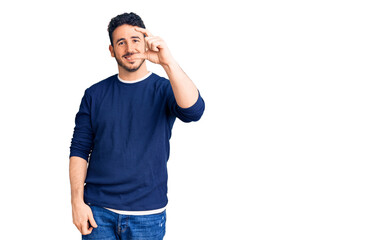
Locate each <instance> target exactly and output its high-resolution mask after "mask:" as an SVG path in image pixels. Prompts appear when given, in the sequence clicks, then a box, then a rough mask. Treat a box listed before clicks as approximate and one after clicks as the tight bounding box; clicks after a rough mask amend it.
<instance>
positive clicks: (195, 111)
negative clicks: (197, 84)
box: [168, 85, 205, 122]
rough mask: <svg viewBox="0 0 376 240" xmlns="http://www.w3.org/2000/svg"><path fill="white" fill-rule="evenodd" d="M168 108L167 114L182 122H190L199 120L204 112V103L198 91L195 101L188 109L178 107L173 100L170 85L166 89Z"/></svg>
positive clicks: (173, 96)
mask: <svg viewBox="0 0 376 240" xmlns="http://www.w3.org/2000/svg"><path fill="white" fill-rule="evenodd" d="M168 108H169V112H170V113H171V114H172V115H174V116H175V117H177V118H179V119H180V120H181V121H183V122H192V121H198V120H200V118H201V116H202V115H203V113H204V110H205V102H204V99H203V98H202V97H201V94H200V91H198V99H197V101H196V102H195V103H194V104H193V105H192V106H190V107H188V108H182V107H180V106H179V105H178V104H177V102H176V99H175V95H174V93H173V90H172V87H171V85H170V86H169V88H168Z"/></svg>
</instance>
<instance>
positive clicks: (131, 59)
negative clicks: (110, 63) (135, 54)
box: [123, 54, 135, 62]
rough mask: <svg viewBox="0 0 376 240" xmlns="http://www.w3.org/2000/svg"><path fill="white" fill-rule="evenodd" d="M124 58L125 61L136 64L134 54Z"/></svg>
mask: <svg viewBox="0 0 376 240" xmlns="http://www.w3.org/2000/svg"><path fill="white" fill-rule="evenodd" d="M123 58H125V60H127V61H129V62H134V61H135V59H133V58H132V54H130V55H124V56H123Z"/></svg>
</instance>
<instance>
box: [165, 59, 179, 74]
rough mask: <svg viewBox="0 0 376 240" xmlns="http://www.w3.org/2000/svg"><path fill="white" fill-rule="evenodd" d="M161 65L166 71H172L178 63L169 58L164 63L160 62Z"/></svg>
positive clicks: (177, 66)
mask: <svg viewBox="0 0 376 240" xmlns="http://www.w3.org/2000/svg"><path fill="white" fill-rule="evenodd" d="M162 67H163V69H164V70H165V71H166V72H172V71H174V70H176V69H179V68H180V67H179V64H178V63H177V62H176V61H175V60H171V61H169V62H168V63H166V64H162Z"/></svg>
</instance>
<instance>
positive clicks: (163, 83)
mask: <svg viewBox="0 0 376 240" xmlns="http://www.w3.org/2000/svg"><path fill="white" fill-rule="evenodd" d="M151 77H152V79H153V84H154V86H155V89H157V90H161V91H166V89H168V88H170V87H171V83H170V80H168V79H167V78H165V77H162V76H159V75H158V74H156V73H152V74H151Z"/></svg>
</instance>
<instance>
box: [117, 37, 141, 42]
mask: <svg viewBox="0 0 376 240" xmlns="http://www.w3.org/2000/svg"><path fill="white" fill-rule="evenodd" d="M131 38H133V39H140V37H138V36H132V37H131ZM123 40H125V38H119V39H118V40H117V41H116V43H118V42H120V41H123Z"/></svg>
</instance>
